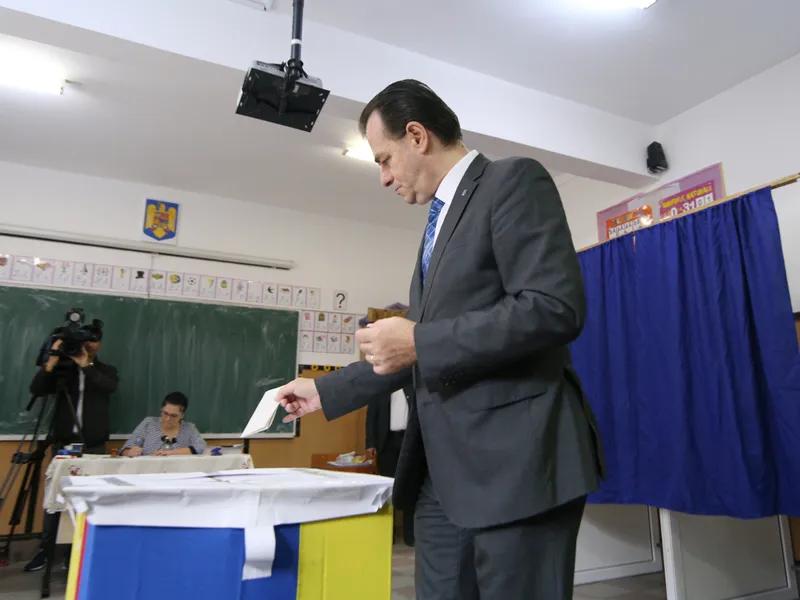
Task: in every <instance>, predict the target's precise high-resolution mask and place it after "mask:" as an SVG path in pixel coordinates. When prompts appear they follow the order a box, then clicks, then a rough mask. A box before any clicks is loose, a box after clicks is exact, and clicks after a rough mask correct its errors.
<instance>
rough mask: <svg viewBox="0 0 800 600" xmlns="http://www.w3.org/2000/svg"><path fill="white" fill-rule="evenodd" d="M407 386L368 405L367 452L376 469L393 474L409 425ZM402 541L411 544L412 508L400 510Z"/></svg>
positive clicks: (412, 542) (412, 527)
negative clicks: (375, 461)
mask: <svg viewBox="0 0 800 600" xmlns="http://www.w3.org/2000/svg"><path fill="white" fill-rule="evenodd" d="M409 393H413V390H412V389H411V388H410V387H409V390H408V392H406V390H402V389H401V390H395V391H394V392H392V395H391V396H390V397H389V401H388V402H387V401H386V398H380V399H378V400H376V401H373V402H370V403H369V405H368V406H367V454H368V455H369V456H370V457H373V456H374V457H375V458H377V460H378V473H379V474H380V475H382V476H384V477H392V478H393V477H394V476H395V473H396V472H397V461H398V460H399V459H400V448H401V447H402V445H403V437H404V436H405V433H406V427H407V426H408V394H409ZM402 518H403V541H404V542H405V543H406V545H407V546H413V545H414V508H413V507H410V508H407V509H406V510H404V511H403V514H402Z"/></svg>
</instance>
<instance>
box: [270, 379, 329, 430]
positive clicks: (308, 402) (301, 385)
mask: <svg viewBox="0 0 800 600" xmlns="http://www.w3.org/2000/svg"><path fill="white" fill-rule="evenodd" d="M275 400H277V401H278V402H280V404H281V406H283V408H285V409H286V412H287V413H289V414H288V415H286V416H285V417H284V418H283V422H284V423H291V422H292V421H294V420H296V419H299V418H300V417H302V416H304V415H307V414H308V413H312V412H314V411H315V410H319V409H320V408H322V401H321V400H320V397H319V392H317V384H316V383H314V380H313V379H305V378H302V377H300V378H298V379H295V380H294V381H292V382H290V383H287V384H286V385H285V386H283V387H282V388H281V389H279V390H278V395H277V396H275Z"/></svg>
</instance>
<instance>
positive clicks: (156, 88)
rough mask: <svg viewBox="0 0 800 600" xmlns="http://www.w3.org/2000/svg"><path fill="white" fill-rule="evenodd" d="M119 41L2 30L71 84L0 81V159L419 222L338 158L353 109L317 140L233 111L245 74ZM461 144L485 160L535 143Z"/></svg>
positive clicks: (358, 168)
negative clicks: (84, 47) (29, 85)
mask: <svg viewBox="0 0 800 600" xmlns="http://www.w3.org/2000/svg"><path fill="white" fill-rule="evenodd" d="M1 31H2V26H0V32H1ZM86 35H90V34H88V33H87V34H86ZM94 35H96V34H94ZM112 42H113V50H114V51H113V52H111V51H109V52H108V53H107V54H109V55H113V56H114V60H110V59H105V58H99V57H97V56H89V55H87V54H82V53H78V52H73V51H70V50H65V49H63V48H57V47H55V46H49V45H45V44H41V43H38V42H32V41H30V40H23V39H20V38H15V37H10V36H6V35H0V51H2V50H3V49H4V48H12V49H13V51H14V52H16V53H18V54H19V55H20V56H22V55H25V56H36V57H40V58H43V59H45V60H47V62H51V63H53V64H56V65H60V66H61V67H62V68H63V69H64V72H65V73H67V74H68V78H69V79H70V80H72V81H75V82H76V84H75V85H68V86H67V87H66V89H65V92H64V95H63V96H49V95H40V94H34V93H30V92H23V91H19V90H16V89H13V88H8V87H0V160H2V161H8V162H17V163H22V164H28V165H32V166H38V167H44V168H52V169H58V170H64V171H74V172H78V173H83V174H87V175H95V176H100V177H106V178H111V179H120V180H124V181H136V182H142V183H147V184H151V185H159V186H166V187H172V188H177V189H182V190H188V191H193V192H199V193H203V194H210V195H215V196H222V197H228V198H236V199H240V200H245V201H252V202H259V203H263V204H269V205H273V206H278V207H282V208H289V209H294V210H300V211H306V212H312V213H316V214H322V215H325V216H334V217H341V218H347V219H354V220H360V221H365V222H374V223H381V224H384V225H385V224H387V223H392V225H393V226H396V227H403V228H414V229H418V228H419V227H420V226H422V224H423V223H424V219H425V214H424V211H422V212H421V211H413V210H408V209H407V207H406V206H405V205H404V203H403V201H402V200H401V199H400V198H399V197H397V196H396V195H394V194H393V193H391V192H390V191H388V190H385V189H383V188H381V186H380V183H379V177H378V175H379V174H378V169H377V167H376V165H374V164H373V163H367V162H362V161H358V160H354V159H352V158H347V157H345V156H343V155H342V150H343V149H344V148H346V147H348V146H352V145H353V144H358V143H361V140H360V138H359V136H358V132H357V128H356V123H355V121H354V120H353V119H352V118H345V117H342V116H340V115H342V114H353V110H352V109H353V107H352V106H349V105H347V103H346V102H345V101H342V100H332V101H331V103H329V104H328V106H326V109H325V111H323V114H322V117H321V118H320V119H319V121H318V122H317V125H316V126H315V128H314V133H313V136H312V135H309V134H307V133H303V132H299V131H295V130H291V129H288V128H285V127H278V126H275V125H272V124H269V123H264V122H261V121H257V120H254V119H249V118H246V117H242V116H238V115H236V114H235V112H234V111H235V107H236V99H237V90H238V89H239V87H241V83H242V80H243V77H244V73H243V72H240V71H236V70H234V69H228V68H225V67H221V66H218V65H212V64H210V63H205V62H201V61H197V60H193V59H189V58H186V57H182V56H178V55H175V54H169V53H166V52H161V51H158V50H155V49H152V48H148V47H145V46H140V45H136V44H132V43H128V42H124V41H122V40H112ZM356 108H357V107H356ZM355 114H357V111H356V112H355ZM466 141H467V142H468V143H474V144H476V147H479V148H480V149H481V150H482V151H484V152H485V153H487V154H489V155H490V156H502V155H508V154H517V153H521V154H525V153H528V152H530V151H531V149H526V148H525V147H518V146H517V145H513V144H510V143H508V142H504V141H502V140H493V139H490V138H486V137H480V138H478V137H477V136H469V135H468V136H467V138H466ZM553 175H554V177H556V178H557V181H558V182H559V183H563V182H566V181H567V180H569V179H570V178H571V176H569V175H563V174H558V173H554V174H553Z"/></svg>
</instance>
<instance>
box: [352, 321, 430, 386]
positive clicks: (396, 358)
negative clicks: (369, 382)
mask: <svg viewBox="0 0 800 600" xmlns="http://www.w3.org/2000/svg"><path fill="white" fill-rule="evenodd" d="M414 327H416V323H414V322H413V321H409V320H408V319H404V318H402V317H391V318H389V319H381V320H380V321H376V322H375V323H372V324H371V325H367V327H365V328H364V329H359V330H358V331H357V332H356V341H358V343H359V344H361V352H363V353H364V355H365V358H366V359H367V362H368V363H370V364H371V365H372V369H373V370H374V371H375V373H376V374H377V375H391V374H392V373H397V372H398V371H402V370H403V369H405V368H406V367H410V366H411V365H413V364H414V363H415V362H417V348H416V346H415V345H414Z"/></svg>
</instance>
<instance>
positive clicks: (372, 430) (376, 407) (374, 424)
mask: <svg viewBox="0 0 800 600" xmlns="http://www.w3.org/2000/svg"><path fill="white" fill-rule="evenodd" d="M385 401H386V400H385V399H384V398H378V399H376V400H373V401H372V402H370V403H369V404H368V405H367V441H366V444H367V448H375V449H377V447H378V418H379V416H380V411H381V408H382V407H381V402H385Z"/></svg>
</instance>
